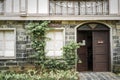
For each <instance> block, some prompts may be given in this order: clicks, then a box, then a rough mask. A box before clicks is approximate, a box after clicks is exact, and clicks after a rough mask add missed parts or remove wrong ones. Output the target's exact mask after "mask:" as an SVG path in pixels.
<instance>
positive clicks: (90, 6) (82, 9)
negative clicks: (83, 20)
mask: <svg viewBox="0 0 120 80" xmlns="http://www.w3.org/2000/svg"><path fill="white" fill-rule="evenodd" d="M49 4H50V5H49V11H50V12H49V13H50V15H108V14H109V4H108V0H50V3H49Z"/></svg>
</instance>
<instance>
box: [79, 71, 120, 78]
mask: <svg viewBox="0 0 120 80" xmlns="http://www.w3.org/2000/svg"><path fill="white" fill-rule="evenodd" d="M79 76H80V80H120V77H117V76H116V75H115V74H114V73H111V72H80V74H79Z"/></svg>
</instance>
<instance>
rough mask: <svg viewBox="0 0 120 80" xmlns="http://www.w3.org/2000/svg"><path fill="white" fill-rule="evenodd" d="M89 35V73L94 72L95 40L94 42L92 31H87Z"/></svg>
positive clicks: (87, 41) (87, 42)
mask: <svg viewBox="0 0 120 80" xmlns="http://www.w3.org/2000/svg"><path fill="white" fill-rule="evenodd" d="M86 33H87V40H86V46H87V65H88V71H93V47H92V46H93V45H92V44H93V43H92V42H93V40H92V31H86Z"/></svg>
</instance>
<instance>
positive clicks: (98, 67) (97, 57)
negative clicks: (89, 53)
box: [93, 31, 109, 71]
mask: <svg viewBox="0 0 120 80" xmlns="http://www.w3.org/2000/svg"><path fill="white" fill-rule="evenodd" d="M108 65H109V31H94V32H93V71H108V70H109V68H108Z"/></svg>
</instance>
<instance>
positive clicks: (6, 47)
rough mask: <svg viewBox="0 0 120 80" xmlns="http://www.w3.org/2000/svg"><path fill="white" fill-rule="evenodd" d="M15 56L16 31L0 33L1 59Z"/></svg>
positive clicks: (2, 31)
mask: <svg viewBox="0 0 120 80" xmlns="http://www.w3.org/2000/svg"><path fill="white" fill-rule="evenodd" d="M14 56H15V35H14V30H1V31H0V57H14Z"/></svg>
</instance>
